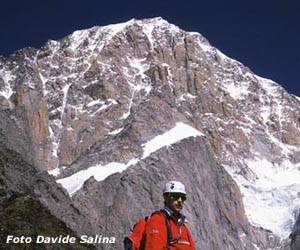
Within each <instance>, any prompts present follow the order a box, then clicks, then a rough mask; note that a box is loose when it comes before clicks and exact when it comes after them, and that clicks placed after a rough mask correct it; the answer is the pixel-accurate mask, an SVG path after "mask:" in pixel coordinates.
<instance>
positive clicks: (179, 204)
mask: <svg viewBox="0 0 300 250" xmlns="http://www.w3.org/2000/svg"><path fill="white" fill-rule="evenodd" d="M185 200H186V196H185V195H184V194H181V193H173V194H172V193H170V194H168V196H167V197H166V202H167V205H168V207H170V208H171V209H173V210H174V211H175V212H178V213H179V212H180V211H181V210H182V208H183V203H184V201H185Z"/></svg>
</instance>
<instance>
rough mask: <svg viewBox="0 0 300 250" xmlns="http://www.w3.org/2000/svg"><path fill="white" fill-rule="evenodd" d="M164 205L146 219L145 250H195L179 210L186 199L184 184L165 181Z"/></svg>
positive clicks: (183, 217)
mask: <svg viewBox="0 0 300 250" xmlns="http://www.w3.org/2000/svg"><path fill="white" fill-rule="evenodd" d="M163 196H164V200H165V207H164V209H162V210H161V211H158V212H155V213H154V214H152V215H151V217H150V218H149V219H148V221H147V223H146V227H145V232H144V239H143V246H144V249H145V250H165V249H168V250H195V249H196V248H195V244H194V241H193V239H192V236H191V234H190V232H189V230H188V228H187V226H186V225H185V216H184V215H182V214H181V213H180V212H181V210H182V208H183V204H184V201H185V200H186V191H185V186H184V185H183V184H182V183H181V182H179V181H170V182H168V183H166V185H165V188H164V192H163Z"/></svg>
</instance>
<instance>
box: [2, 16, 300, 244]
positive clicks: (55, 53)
mask: <svg viewBox="0 0 300 250" xmlns="http://www.w3.org/2000/svg"><path fill="white" fill-rule="evenodd" d="M299 104H300V102H299V98H298V97H295V96H292V95H289V94H288V93H287V92H286V91H285V90H284V89H283V88H282V87H280V86H279V85H278V84H276V83H274V82H272V81H271V80H267V79H263V78H261V77H258V76H256V75H255V74H254V73H253V72H252V71H251V70H250V69H248V68H247V67H245V66H244V65H242V64H241V63H239V62H237V61H234V60H232V59H230V58H228V57H226V56H225V55H223V54H222V53H221V52H220V51H218V50H217V49H216V48H214V47H212V46H211V45H210V44H209V42H208V41H207V40H206V39H205V38H204V37H203V36H201V35H200V34H198V33H194V32H185V31H183V30H181V29H179V28H178V27H176V26H174V25H172V24H170V23H168V22H166V21H165V20H163V19H161V18H154V19H145V20H140V21H138V20H131V21H129V22H127V23H124V24H118V25H110V26H105V27H93V28H91V29H88V30H82V31H76V32H74V33H73V34H71V35H69V36H67V37H65V38H63V39H61V40H60V41H49V42H47V43H46V44H45V46H43V47H42V48H41V49H39V50H37V49H32V48H28V49H24V50H21V51H18V52H16V53H14V54H13V55H11V56H10V57H9V58H6V59H0V143H1V144H0V145H3V146H1V148H2V149H3V150H4V151H3V152H4V153H3V154H2V155H3V157H4V156H5V157H4V158H3V161H2V164H3V166H4V169H5V171H4V172H5V175H3V178H2V180H3V183H7V184H6V185H4V186H3V188H2V190H3V191H2V193H3V194H5V195H4V196H3V197H5V198H1V199H3V200H6V199H9V197H10V195H9V194H10V192H12V194H13V193H14V192H17V193H21V194H24V195H27V192H30V193H33V194H34V197H39V198H38V200H39V201H40V202H41V203H42V204H43V205H44V206H45V207H46V208H47V209H49V211H51V213H52V214H53V215H55V216H56V217H57V218H58V219H60V220H62V221H63V222H65V223H66V225H67V226H68V227H70V228H71V229H72V230H73V231H74V232H76V233H77V234H82V233H85V234H91V235H93V234H95V232H96V231H99V232H101V233H103V234H104V233H105V234H108V235H110V234H111V235H115V236H116V237H117V238H118V242H117V246H118V247H120V244H121V239H122V237H123V236H124V235H125V234H127V233H128V230H129V228H130V226H132V225H133V224H134V223H135V221H136V219H137V218H138V217H140V216H146V215H148V214H149V213H150V212H152V211H153V210H154V209H159V208H160V206H161V205H162V197H161V190H162V187H163V184H164V182H165V181H167V180H170V179H171V178H178V179H180V180H182V181H183V182H184V183H185V184H186V185H187V187H188V189H189V192H190V198H189V200H188V202H187V206H186V210H185V212H186V214H187V215H188V217H189V218H190V227H191V229H192V231H193V234H194V235H195V239H196V243H197V246H198V247H199V248H200V249H249V250H250V249H255V248H256V247H259V248H260V249H268V248H269V249H278V248H280V247H281V248H282V249H285V248H286V245H288V244H289V243H288V242H287V241H283V242H280V240H279V238H278V237H277V235H280V236H281V237H282V238H286V237H287V235H286V232H288V230H291V228H292V226H293V224H295V222H296V218H294V217H293V216H292V215H293V213H294V212H295V211H294V210H295V209H296V207H297V202H298V203H299V202H300V201H299V196H298V195H297V193H298V192H299V191H300V183H299V182H297V181H295V182H287V183H283V182H282V181H280V178H278V176H283V177H282V179H285V180H286V179H289V177H287V175H286V172H285V171H284V170H288V171H287V172H289V171H290V172H291V173H293V175H294V176H297V174H298V173H297V172H296V169H297V167H299V162H300V157H299V155H300V154H299V153H300V147H299V145H300V132H299V131H300V130H299V126H300V121H299V116H300V109H299V107H300V105H299ZM178 122H181V123H184V124H187V125H189V126H190V127H192V128H194V129H197V130H198V131H200V132H201V133H203V134H204V136H203V137H195V138H188V139H185V140H184V141H179V142H176V143H175V144H173V145H172V146H171V147H163V148H159V149H158V150H156V151H155V152H153V153H152V154H151V155H150V156H148V155H147V156H145V151H144V150H145V144H146V143H147V142H148V141H150V140H152V139H153V138H155V137H156V136H158V135H162V134H164V133H166V132H167V131H169V130H170V129H172V128H173V127H174V126H175V125H176V124H177V123H178ZM7 152H8V153H7ZM11 152H13V153H11ZM14 154H16V155H17V157H16V159H22V160H20V161H21V163H18V162H17V163H15V162H12V161H13V159H14ZM131 160H136V162H137V163H135V164H132V165H131V166H130V167H129V168H128V169H127V170H125V171H124V172H122V173H116V174H114V175H112V176H109V177H108V178H107V179H104V180H103V181H100V182H98V181H96V180H95V179H94V178H92V177H91V178H90V179H88V180H87V181H86V182H85V184H84V185H83V187H82V188H81V189H79V191H78V192H77V193H75V194H74V196H73V197H72V198H69V197H68V195H67V193H66V192H65V191H63V190H62V189H61V188H60V187H59V185H58V184H56V183H55V181H54V178H53V177H49V176H48V175H47V174H46V173H45V172H43V171H48V170H56V178H57V179H62V178H64V177H68V176H72V175H73V174H75V173H78V172H79V171H81V170H85V169H88V168H89V167H92V166H104V165H107V164H109V163H112V162H117V163H124V164H127V163H128V162H130V161H131ZM25 162H27V163H28V164H27V163H26V164H25ZM8 166H10V167H8ZM20 166H22V167H20ZM32 166H33V167H32ZM27 168H28V169H29V170H28V171H27ZM36 169H38V170H39V171H40V172H37V171H36ZM270 169H271V170H270ZM272 169H273V170H272ZM263 170H264V171H263ZM275 170H276V171H275ZM15 171H17V173H19V175H16V174H15ZM100 171H101V170H100ZM274 172H276V173H277V175H276V173H275V174H274ZM273 175H274V176H273ZM15 176H17V177H15ZM15 189H17V190H15ZM6 190H7V191H6ZM9 190H11V191H9ZM24 190H25V191H24ZM269 197H273V198H271V200H270V198H269ZM276 202H277V203H276ZM280 204H288V206H289V207H287V209H286V210H285V211H287V213H286V214H285V216H283V217H282V218H281V217H280V221H279V222H278V221H277V218H273V217H272V218H271V219H270V220H269V221H267V223H266V222H265V221H264V220H263V219H264V218H261V217H257V214H259V213H257V214H255V213H254V212H255V211H256V210H259V211H261V210H260V209H262V211H263V213H266V214H269V213H268V211H269V210H268V208H270V209H271V208H272V209H273V208H274V209H279V208H280V206H279V205H280ZM284 206H285V205H284ZM266 211H267V212H266ZM260 213H262V212H260ZM245 214H247V216H248V217H246V216H245ZM266 217H268V216H266ZM248 219H249V220H250V222H251V225H256V226H257V227H254V226H251V225H250V224H249V222H248ZM270 221H275V222H276V223H277V224H276V223H275V224H270ZM78 225H81V226H80V227H79V226H78ZM259 225H260V226H261V228H260V226H259ZM263 228H265V229H268V230H265V229H263ZM282 228H284V231H283V229H282ZM271 229H272V230H273V231H272V230H271ZM98 247H99V248H101V247H103V246H98Z"/></svg>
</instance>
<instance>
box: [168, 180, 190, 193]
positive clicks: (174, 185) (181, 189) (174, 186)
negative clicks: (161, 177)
mask: <svg viewBox="0 0 300 250" xmlns="http://www.w3.org/2000/svg"><path fill="white" fill-rule="evenodd" d="M165 193H181V194H184V195H186V191H185V186H184V185H183V184H182V183H181V182H179V181H169V182H167V183H166V185H165V188H164V194H165Z"/></svg>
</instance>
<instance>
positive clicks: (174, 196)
mask: <svg viewBox="0 0 300 250" xmlns="http://www.w3.org/2000/svg"><path fill="white" fill-rule="evenodd" d="M170 197H171V199H173V200H178V199H179V198H181V200H182V201H185V200H186V196H185V195H184V194H171V195H170Z"/></svg>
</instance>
